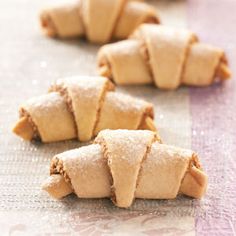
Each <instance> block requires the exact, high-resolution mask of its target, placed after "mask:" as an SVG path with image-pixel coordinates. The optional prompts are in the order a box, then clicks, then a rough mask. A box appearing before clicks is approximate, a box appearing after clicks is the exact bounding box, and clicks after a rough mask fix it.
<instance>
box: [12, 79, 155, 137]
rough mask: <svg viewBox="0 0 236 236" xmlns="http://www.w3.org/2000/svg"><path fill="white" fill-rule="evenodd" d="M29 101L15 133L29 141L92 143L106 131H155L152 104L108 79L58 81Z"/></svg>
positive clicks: (23, 109)
mask: <svg viewBox="0 0 236 236" xmlns="http://www.w3.org/2000/svg"><path fill="white" fill-rule="evenodd" d="M49 91H50V93H48V94H45V95H42V96H39V97H34V98H31V99H29V100H28V101H26V102H25V103H24V104H23V105H22V106H21V108H20V120H19V121H18V122H17V124H16V125H15V127H14V128H13V131H14V132H15V133H16V134H17V135H19V136H21V137H22V138H24V139H26V140H32V139H34V138H40V139H41V141H43V142H53V141H61V140H68V139H73V138H78V139H79V140H80V141H88V140H91V139H92V138H93V137H94V136H96V135H97V134H98V132H99V131H100V130H103V129H119V128H123V129H150V130H155V125H154V123H153V116H154V113H153V106H152V104H150V103H148V102H145V101H143V100H140V99H136V98H133V97H131V96H128V95H124V94H121V93H118V92H115V91H114V86H113V84H112V83H111V82H110V81H109V80H108V79H107V78H105V77H99V76H94V77H92V76H90V77H88V76H87V77H86V76H77V77H70V78H65V79H59V80H57V81H56V83H55V84H53V85H52V86H51V88H50V90H49Z"/></svg>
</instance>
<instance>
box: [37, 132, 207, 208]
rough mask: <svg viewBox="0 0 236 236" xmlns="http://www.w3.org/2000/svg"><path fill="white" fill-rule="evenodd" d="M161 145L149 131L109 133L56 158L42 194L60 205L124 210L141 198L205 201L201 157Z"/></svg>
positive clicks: (184, 150)
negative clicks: (68, 201)
mask: <svg viewBox="0 0 236 236" xmlns="http://www.w3.org/2000/svg"><path fill="white" fill-rule="evenodd" d="M159 141H160V140H159V138H158V137H157V136H156V134H155V133H154V132H152V131H148V130H103V131H101V132H100V133H99V134H98V136H97V138H96V139H95V142H94V143H93V144H91V145H88V146H84V147H81V148H79V149H74V150H70V151H67V152H63V153H61V154H58V155H56V156H54V157H53V159H52V161H51V168H50V177H49V178H48V179H47V180H46V181H45V182H44V184H43V186H42V188H43V189H44V190H46V191H47V192H48V193H49V194H50V195H51V196H52V197H54V198H57V199H60V198H62V197H65V196H66V195H68V194H70V193H72V192H74V193H75V194H76V195H77V196H78V197H79V198H106V197H110V198H111V199H112V201H113V203H114V204H115V205H116V206H118V207H130V206H131V204H132V202H133V200H134V199H135V198H144V199H174V198H175V197H176V196H177V195H178V194H184V195H187V196H190V197H193V198H201V197H202V196H203V195H204V193H205V191H206V187H207V176H206V174H205V173H204V172H203V170H202V169H201V166H200V163H199V161H198V157H197V154H196V153H194V152H193V151H190V150H186V149H182V148H178V147H174V146H168V145H165V144H161V143H160V142H159Z"/></svg>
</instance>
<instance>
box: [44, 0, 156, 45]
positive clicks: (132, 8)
mask: <svg viewBox="0 0 236 236" xmlns="http://www.w3.org/2000/svg"><path fill="white" fill-rule="evenodd" d="M40 22H41V26H42V29H43V32H44V33H45V34H46V35H47V36H50V37H60V38H67V37H79V36H86V37H87V38H88V40H89V41H91V42H94V43H106V42H109V41H110V40H111V39H124V38H127V37H128V35H129V34H131V33H132V32H133V31H134V30H135V28H136V27H137V26H138V25H140V24H142V23H145V22H146V23H156V24H157V23H159V17H158V14H157V13H156V11H155V8H154V7H152V6H151V5H149V4H147V3H142V2H138V1H137V0H136V1H128V0H112V1H111V0H77V2H76V3H74V4H68V5H63V6H58V7H51V8H46V9H45V10H43V11H42V12H41V13H40Z"/></svg>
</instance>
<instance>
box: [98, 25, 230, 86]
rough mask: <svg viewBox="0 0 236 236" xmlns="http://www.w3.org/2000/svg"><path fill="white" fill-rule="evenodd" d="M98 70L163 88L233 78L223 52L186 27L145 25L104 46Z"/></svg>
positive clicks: (122, 80) (125, 80)
mask: <svg viewBox="0 0 236 236" xmlns="http://www.w3.org/2000/svg"><path fill="white" fill-rule="evenodd" d="M97 63H98V72H99V74H100V75H104V76H105V75H106V76H107V77H109V78H110V79H112V80H113V81H114V82H115V83H117V84H149V83H154V84H155V85H156V86H157V87H158V88H160V89H176V88H178V87H179V86H180V85H181V84H183V85H190V86H208V85H210V84H212V83H213V82H214V81H217V80H218V81H222V80H226V79H228V78H230V75H231V72H230V70H229V68H228V63H227V59H226V56H225V54H224V51H223V50H222V49H220V48H217V47H213V46H210V45H206V44H203V43H200V42H199V41H198V38H197V36H196V35H195V34H194V33H192V32H190V31H188V30H184V29H174V28H171V27H166V26H161V25H154V24H142V25H141V26H139V27H138V28H137V29H136V30H135V32H134V33H133V34H132V35H131V36H130V38H129V39H128V40H124V41H121V42H117V43H112V44H108V45H104V46H103V47H102V48H101V49H100V50H99V52H98V60H97Z"/></svg>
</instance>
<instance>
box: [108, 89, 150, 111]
mask: <svg viewBox="0 0 236 236" xmlns="http://www.w3.org/2000/svg"><path fill="white" fill-rule="evenodd" d="M106 99H109V101H110V103H112V104H114V106H115V107H117V108H118V109H120V110H121V111H132V112H136V113H139V112H143V111H144V110H145V109H146V108H147V107H150V106H152V105H151V104H150V103H148V102H145V101H144V100H141V99H138V98H135V97H131V96H129V95H126V94H123V93H117V92H110V93H108V94H107V97H106Z"/></svg>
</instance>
